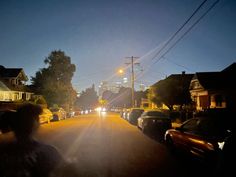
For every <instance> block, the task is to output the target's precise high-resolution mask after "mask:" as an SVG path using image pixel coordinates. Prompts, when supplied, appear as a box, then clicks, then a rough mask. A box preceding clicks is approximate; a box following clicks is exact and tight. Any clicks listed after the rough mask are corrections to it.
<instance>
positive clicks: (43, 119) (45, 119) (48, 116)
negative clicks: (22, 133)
mask: <svg viewBox="0 0 236 177" xmlns="http://www.w3.org/2000/svg"><path fill="white" fill-rule="evenodd" d="M52 119H53V114H52V112H51V111H50V110H49V109H47V108H43V112H42V114H40V115H39V122H40V123H41V124H43V123H50V121H51V120H52Z"/></svg>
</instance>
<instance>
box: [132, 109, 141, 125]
mask: <svg viewBox="0 0 236 177" xmlns="http://www.w3.org/2000/svg"><path fill="white" fill-rule="evenodd" d="M143 112H144V109H142V108H131V110H130V112H129V116H128V121H129V122H130V123H131V124H134V125H137V120H138V118H139V117H140V116H141V114H142V113H143Z"/></svg>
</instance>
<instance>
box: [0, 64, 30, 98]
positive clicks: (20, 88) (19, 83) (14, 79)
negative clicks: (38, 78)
mask: <svg viewBox="0 0 236 177" xmlns="http://www.w3.org/2000/svg"><path fill="white" fill-rule="evenodd" d="M27 80H28V78H27V76H26V75H25V73H24V70H23V69H22V68H5V67H4V66H1V65H0V101H3V102H5V101H18V100H30V99H31V97H32V95H33V93H32V92H30V91H29V90H28V89H27V87H26V85H25V83H26V81H27Z"/></svg>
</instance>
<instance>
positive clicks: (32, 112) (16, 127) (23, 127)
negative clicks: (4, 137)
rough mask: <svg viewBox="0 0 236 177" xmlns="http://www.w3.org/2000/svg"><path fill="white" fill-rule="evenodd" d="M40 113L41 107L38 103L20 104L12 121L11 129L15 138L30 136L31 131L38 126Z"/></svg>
mask: <svg viewBox="0 0 236 177" xmlns="http://www.w3.org/2000/svg"><path fill="white" fill-rule="evenodd" d="M41 113H42V108H41V107H40V106H39V105H35V104H31V103H27V104H23V105H21V106H20V107H19V108H18V109H17V111H16V116H15V118H14V120H13V122H12V130H13V131H14V133H15V135H16V137H17V138H28V137H31V135H32V134H33V132H34V131H35V130H36V129H37V128H38V126H39V115H40V114H41Z"/></svg>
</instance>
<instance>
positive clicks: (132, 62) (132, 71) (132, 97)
mask: <svg viewBox="0 0 236 177" xmlns="http://www.w3.org/2000/svg"><path fill="white" fill-rule="evenodd" d="M126 58H129V59H131V62H130V63H126V64H131V89H132V91H131V99H132V100H131V104H132V108H133V107H134V64H138V65H139V64H140V63H136V62H134V59H137V58H139V57H134V56H131V57H126Z"/></svg>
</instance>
